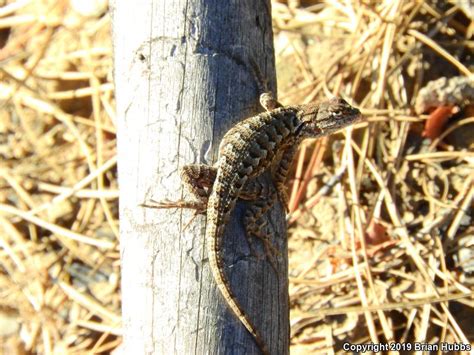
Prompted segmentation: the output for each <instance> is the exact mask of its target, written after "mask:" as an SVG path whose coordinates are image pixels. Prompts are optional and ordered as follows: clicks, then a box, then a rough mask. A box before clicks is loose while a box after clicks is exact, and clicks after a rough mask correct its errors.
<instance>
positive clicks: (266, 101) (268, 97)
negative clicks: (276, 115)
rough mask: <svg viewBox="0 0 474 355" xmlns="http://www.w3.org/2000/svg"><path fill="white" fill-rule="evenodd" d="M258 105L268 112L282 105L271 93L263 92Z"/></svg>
mask: <svg viewBox="0 0 474 355" xmlns="http://www.w3.org/2000/svg"><path fill="white" fill-rule="evenodd" d="M260 105H262V107H263V108H264V109H265V110H266V111H268V112H270V111H272V110H274V109H276V108H277V107H281V106H282V105H281V104H280V103H279V102H278V101H277V100H276V99H275V98H274V97H273V94H272V93H271V92H264V93H263V94H261V95H260Z"/></svg>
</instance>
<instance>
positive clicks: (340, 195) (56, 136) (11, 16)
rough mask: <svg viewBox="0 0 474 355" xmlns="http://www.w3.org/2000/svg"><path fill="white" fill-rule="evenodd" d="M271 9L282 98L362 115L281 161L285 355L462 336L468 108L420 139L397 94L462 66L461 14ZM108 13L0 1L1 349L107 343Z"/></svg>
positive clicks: (110, 272) (391, 6) (473, 158)
mask: <svg viewBox="0 0 474 355" xmlns="http://www.w3.org/2000/svg"><path fill="white" fill-rule="evenodd" d="M441 3H442V2H441ZM99 13H100V11H99ZM273 16H274V27H275V42H276V48H277V65H278V68H279V70H278V75H279V84H280V88H279V89H280V95H279V96H280V98H281V99H282V101H283V102H285V103H299V102H307V101H312V100H316V99H318V98H321V97H324V96H327V95H330V94H340V95H343V96H345V97H347V98H348V100H349V101H351V102H353V103H354V104H355V105H357V106H359V107H361V108H362V111H363V113H364V114H365V116H366V118H367V121H366V122H363V123H360V124H358V125H357V126H356V127H354V128H353V129H350V130H346V131H345V132H344V133H343V134H342V135H340V136H338V137H335V138H331V139H324V140H319V141H316V142H314V141H313V142H308V143H307V144H305V145H304V146H303V147H302V149H301V150H300V152H299V156H298V161H297V162H296V164H295V169H294V174H293V176H294V178H293V179H292V181H291V186H290V191H291V198H290V211H291V213H290V215H289V221H290V240H289V243H290V272H291V276H290V285H291V288H290V294H291V301H292V315H291V316H292V322H291V324H292V335H293V338H292V349H291V350H292V353H293V354H303V353H308V354H309V353H311V354H313V353H316V352H321V353H329V352H331V351H333V350H334V351H340V349H341V345H342V343H343V342H346V341H351V342H356V343H368V342H370V341H372V342H389V341H400V342H414V341H420V342H429V343H437V342H440V341H446V342H451V343H453V342H465V343H467V342H469V341H471V342H472V340H473V336H474V334H473V328H472V322H471V321H470V320H471V319H470V318H472V316H473V281H472V279H470V278H469V276H470V275H472V272H473V271H474V266H473V263H474V261H473V259H474V256H473V255H474V254H473V252H472V250H473V238H472V236H473V232H474V230H473V227H472V200H473V195H474V189H473V184H472V177H473V164H474V153H473V150H472V147H473V144H474V142H473V137H474V134H473V124H474V118H473V117H470V115H472V111H469V106H468V107H459V109H458V111H459V112H458V113H457V114H456V115H457V116H455V117H453V118H452V119H451V121H450V122H449V123H448V126H447V127H446V128H445V129H444V130H443V133H442V134H441V135H440V136H439V137H437V138H435V139H433V140H428V139H425V138H423V137H422V130H423V126H424V122H425V120H426V119H427V117H428V116H427V115H420V114H417V113H415V111H414V109H413V107H414V103H415V98H416V96H417V93H418V92H419V90H420V88H422V87H423V86H424V85H425V84H426V82H427V81H428V80H431V79H436V78H438V77H441V76H448V77H450V76H453V75H464V76H466V75H468V74H469V71H470V69H472V67H471V68H470V67H469V66H468V63H472V62H473V60H472V56H473V54H472V48H473V42H472V38H471V35H472V33H473V32H474V30H473V24H472V23H471V22H470V21H469V20H468V18H467V17H466V15H465V14H464V13H463V12H462V11H461V10H460V9H458V8H456V7H454V6H453V5H450V4H448V3H447V4H439V5H437V6H435V5H429V4H427V3H425V2H420V1H415V0H405V1H401V0H399V1H396V0H395V1H388V0H385V1H366V2H362V3H359V2H357V3H356V2H349V1H329V0H328V1H326V3H325V4H319V3H317V2H316V1H301V3H300V2H299V1H294V0H293V1H290V0H288V1H287V2H284V1H281V2H276V1H275V2H274V4H273ZM109 27H110V18H109V17H108V15H104V14H102V15H99V16H91V17H88V18H85V17H81V16H79V15H77V14H76V13H75V12H74V11H72V10H71V7H70V5H69V3H68V2H67V1H65V0H58V1H52V0H51V1H46V0H42V1H20V0H19V1H16V2H13V3H10V4H9V5H5V6H3V7H0V48H1V49H0V63H2V65H1V67H0V75H1V76H2V81H1V83H0V98H1V102H2V110H1V111H0V154H1V159H2V164H1V166H0V246H1V249H0V265H1V266H2V272H1V273H0V285H1V290H2V294H3V297H2V299H1V301H0V302H1V303H0V304H1V307H0V320H1V322H0V324H2V325H1V326H0V328H1V329H0V330H1V334H2V335H3V338H2V339H3V351H4V352H5V353H23V352H24V351H27V352H38V353H52V352H59V353H63V352H84V351H85V350H88V351H91V352H93V353H95V352H107V351H109V350H111V349H113V348H115V347H116V346H117V345H118V344H119V343H120V331H121V328H120V290H119V275H120V269H119V252H118V232H117V226H118V221H117V179H116V171H115V170H116V169H115V163H116V158H115V125H114V118H115V114H114V109H113V107H114V102H113V86H112V78H111V70H112V61H111V54H112V51H111V43H110V37H109ZM295 63H296V64H295ZM471 65H472V64H471ZM349 98H350V99H349ZM469 112H471V114H469ZM98 247H99V248H98Z"/></svg>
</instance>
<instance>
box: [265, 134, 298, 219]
mask: <svg viewBox="0 0 474 355" xmlns="http://www.w3.org/2000/svg"><path fill="white" fill-rule="evenodd" d="M297 150H298V144H296V143H295V144H291V145H290V146H289V147H288V148H286V149H285V150H284V151H283V153H282V154H281V159H280V160H279V161H277V163H276V164H275V165H274V166H273V167H272V171H271V173H272V177H273V182H274V184H275V187H276V189H277V191H278V197H279V199H280V202H281V203H282V204H283V206H284V207H285V209H286V212H288V194H287V192H286V177H287V176H288V171H289V170H290V168H291V163H292V161H293V158H294V156H295V153H296V151H297Z"/></svg>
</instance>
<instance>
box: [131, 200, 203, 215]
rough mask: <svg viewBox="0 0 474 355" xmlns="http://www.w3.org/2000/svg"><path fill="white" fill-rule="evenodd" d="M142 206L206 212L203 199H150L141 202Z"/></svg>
mask: <svg viewBox="0 0 474 355" xmlns="http://www.w3.org/2000/svg"><path fill="white" fill-rule="evenodd" d="M140 206H141V207H146V208H158V209H163V208H166V209H168V208H188V209H191V210H196V213H197V214H205V213H206V208H207V206H206V203H205V202H203V201H184V200H180V201H168V200H164V201H154V200H150V202H149V203H147V202H144V203H141V204H140Z"/></svg>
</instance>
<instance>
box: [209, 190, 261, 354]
mask: <svg viewBox="0 0 474 355" xmlns="http://www.w3.org/2000/svg"><path fill="white" fill-rule="evenodd" d="M234 203H235V202H234ZM212 205H213V199H212V197H211V198H210V199H209V205H208V212H209V209H210V210H214V211H216V212H217V211H218V208H212ZM230 209H232V208H230ZM212 215H213V216H215V218H210V219H209V220H208V221H207V229H206V236H207V247H208V251H207V252H208V257H209V264H210V267H211V271H212V274H213V276H214V279H215V280H216V283H217V286H218V288H219V290H220V292H221V293H222V296H223V297H224V299H225V300H226V302H227V304H228V306H229V307H230V308H231V309H232V311H233V312H234V313H235V315H236V316H237V317H238V318H239V320H240V321H241V323H242V324H243V325H244V326H245V328H246V329H247V330H248V332H249V333H250V334H252V336H253V338H254V340H255V343H256V344H257V346H258V347H259V349H260V351H261V352H262V353H263V354H264V355H270V352H269V350H268V348H267V346H266V344H265V342H264V341H263V338H262V336H261V334H260V332H259V331H258V330H257V328H256V327H255V326H254V325H253V323H252V321H251V320H250V317H249V316H248V315H247V313H245V311H244V310H243V309H242V307H241V306H240V305H239V304H238V303H237V301H236V298H235V295H234V294H233V293H232V291H231V288H230V284H229V280H228V279H227V277H226V275H225V274H224V261H223V259H222V253H221V244H222V242H221V239H222V234H223V229H224V228H223V226H225V224H226V223H225V221H223V220H222V219H220V218H217V215H218V214H212V213H208V218H209V216H212ZM226 217H227V216H226ZM224 219H226V218H224Z"/></svg>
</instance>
